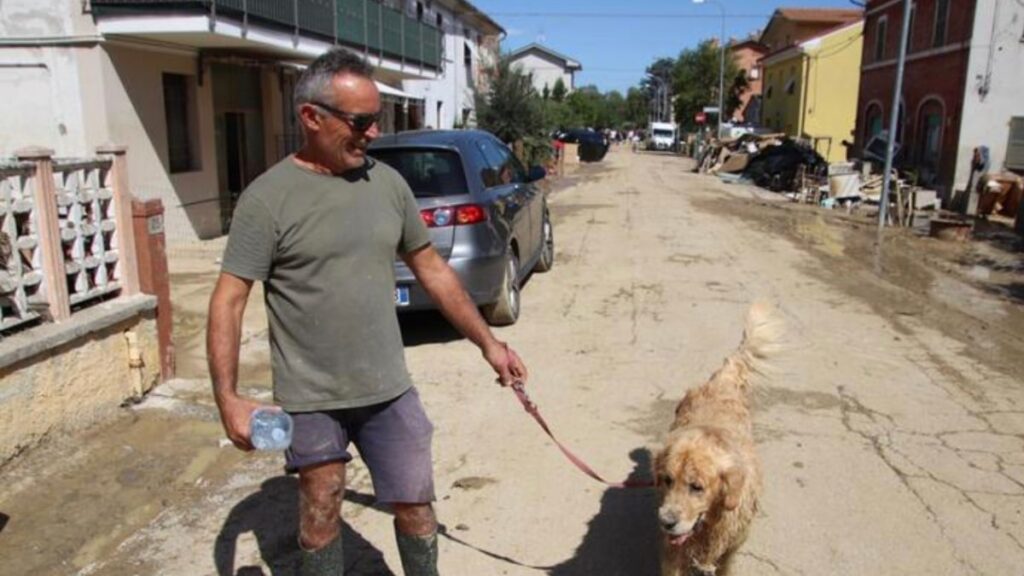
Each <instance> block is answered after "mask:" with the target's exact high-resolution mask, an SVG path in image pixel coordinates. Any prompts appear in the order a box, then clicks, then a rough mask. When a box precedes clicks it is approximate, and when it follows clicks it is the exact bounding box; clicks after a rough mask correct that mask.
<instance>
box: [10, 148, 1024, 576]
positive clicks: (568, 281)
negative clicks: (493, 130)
mask: <svg viewBox="0 0 1024 576" xmlns="http://www.w3.org/2000/svg"><path fill="white" fill-rule="evenodd" d="M689 167H690V164H688V163H687V161H685V160H682V159H680V158H676V157H671V156H663V155H654V154H631V153H629V152H627V151H624V150H623V151H613V152H612V153H611V154H610V155H609V156H608V158H607V159H606V161H605V162H603V163H601V164H600V165H596V166H586V167H583V168H581V169H580V170H579V171H578V172H577V173H576V175H575V176H574V177H573V180H572V182H571V185H569V186H566V187H563V188H561V189H558V190H556V191H555V192H554V193H553V194H552V196H551V198H550V204H551V208H552V212H553V216H554V222H555V237H556V251H557V256H556V264H555V267H554V269H553V270H552V271H551V272H549V273H546V274H538V275H535V276H534V277H532V278H531V279H530V280H529V282H528V284H527V286H526V288H525V290H524V293H523V315H522V318H521V320H520V322H519V323H518V324H516V325H515V326H513V327H509V328H503V329H500V330H498V333H499V337H500V338H502V339H506V340H508V341H509V342H511V343H512V344H513V345H514V346H515V347H516V348H517V349H518V351H519V352H520V353H521V354H522V356H523V357H524V359H525V360H526V361H527V363H528V365H529V368H530V371H531V375H532V378H531V380H530V383H529V389H530V391H531V394H532V397H533V399H534V401H536V402H537V403H538V404H539V406H540V408H541V410H542V411H543V413H544V414H545V416H546V418H547V420H548V421H549V423H550V424H551V426H552V428H553V429H554V431H555V433H556V434H557V435H559V437H560V438H561V439H562V440H563V441H564V442H565V443H567V444H568V445H570V446H572V447H573V448H574V449H575V450H576V451H578V452H579V453H580V454H581V455H582V456H583V457H584V458H586V459H587V460H588V461H589V462H590V464H591V465H593V467H594V468H596V469H597V470H598V471H599V472H600V473H602V474H604V475H605V476H607V477H609V478H612V479H616V480H618V479H624V478H627V477H634V478H646V477H647V476H648V473H649V466H650V456H649V452H648V451H647V449H648V448H649V447H651V446H657V445H658V443H659V442H660V441H661V440H662V438H663V436H664V433H665V431H666V429H667V427H668V425H669V423H670V420H671V417H672V411H673V408H674V406H675V403H676V402H677V401H678V400H679V398H681V396H682V395H683V393H684V391H685V390H686V389H687V388H688V387H690V386H693V385H695V384H697V383H699V382H701V381H702V380H703V379H704V378H706V377H707V376H708V375H709V374H710V373H711V372H712V371H714V370H715V369H716V368H717V367H718V365H719V364H720V363H721V361H722V359H723V357H724V356H725V355H727V354H728V353H729V352H730V351H731V350H733V349H734V348H735V346H736V345H737V343H738V342H739V340H740V336H741V331H742V321H743V317H744V314H745V312H746V310H747V308H748V306H749V305H750V303H751V302H752V301H753V300H754V299H756V298H765V299H767V300H769V301H771V302H774V303H775V304H777V306H778V307H779V309H780V312H781V314H782V316H783V317H784V319H785V321H786V323H787V324H788V327H789V340H790V341H789V344H788V348H787V350H786V351H785V352H784V353H782V354H781V355H780V356H778V358H777V360H776V362H775V366H774V370H773V372H772V374H771V376H770V378H768V379H767V380H765V381H763V382H761V383H759V385H758V387H757V389H756V392H755V398H754V404H755V411H754V414H755V430H756V435H757V440H758V449H759V451H760V454H761V456H762V458H763V460H764V467H765V476H766V486H765V496H764V500H763V506H762V511H761V513H760V514H759V516H758V518H757V519H756V520H755V523H754V525H753V529H752V533H751V536H750V538H749V540H748V541H747V543H746V544H745V545H744V546H743V548H742V549H741V550H740V551H739V553H738V554H737V555H736V558H735V561H734V562H733V564H732V566H731V568H730V572H729V573H730V574H733V575H748V574H750V575H760V574H765V575H773V574H808V575H810V574H834V575H846V574H849V575H861V574H930V575H940V574H950V575H952V574H956V575H962V574H992V575H1000V574H1007V575H1010V574H1020V573H1021V567H1022V566H1024V389H1022V387H1024V384H1022V376H1021V375H1022V374H1024V343H1022V340H1021V338H1022V335H1024V324H1022V321H1021V319H1022V312H1021V307H1022V301H1021V298H1022V294H1021V291H1020V286H1021V280H1020V278H1021V276H1020V275H1021V273H1022V267H1021V260H1020V252H1019V249H1020V246H1019V245H1018V244H1015V243H1014V241H1012V240H1008V241H1005V242H1002V243H1000V242H989V243H986V244H984V246H976V247H973V248H964V247H960V248H955V249H953V248H950V247H948V246H945V245H940V244H938V243H937V242H935V241H929V240H926V239H919V238H914V237H912V236H911V235H908V234H894V235H891V236H890V237H889V238H887V239H886V241H885V242H883V244H882V247H881V250H879V249H878V248H877V247H876V246H875V243H874V241H873V231H872V226H871V224H870V223H868V222H866V221H864V220H859V219H857V218H855V217H845V216H839V215H834V214H831V213H828V214H824V213H822V212H821V211H819V210H817V209H813V208H801V207H798V206H793V205H791V204H788V203H785V202H780V199H779V198H778V197H776V196H774V195H770V194H767V193H763V192H759V191H757V190H755V189H752V188H745V187H727V186H724V185H721V184H719V183H718V182H717V180H715V179H713V178H710V177H705V176H698V175H695V174H691V173H689V172H688V168H689ZM222 245H223V244H222V243H216V242H215V243H207V244H204V245H202V246H195V247H189V248H182V249H177V250H175V251H173V252H172V258H173V260H172V263H171V266H172V269H173V271H174V282H175V287H174V291H175V307H176V309H175V313H176V329H177V334H176V337H177V344H178V349H179V351H180V353H181V359H180V365H181V376H182V378H181V379H180V380H178V381H176V382H173V383H171V384H169V385H164V386H161V387H160V388H158V389H157V390H156V391H155V392H154V393H152V394H151V395H150V397H149V398H148V399H147V400H146V401H145V402H144V403H143V404H141V405H139V406H135V407H132V408H129V409H126V410H125V415H124V416H123V418H121V419H120V420H119V421H117V422H115V423H113V424H111V425H109V426H105V427H102V428H98V429H96V430H93V431H89V432H88V433H86V434H82V435H80V436H78V437H75V438H55V439H52V440H51V441H50V442H48V443H47V444H46V445H44V446H42V447H40V448H39V449H36V450H33V451H31V452H30V453H28V454H26V455H23V456H22V457H20V458H19V459H17V460H16V461H14V462H12V463H10V464H9V465H7V466H6V467H4V468H3V469H2V470H0V473H2V475H3V482H2V484H0V513H2V514H3V516H0V519H2V523H0V525H2V527H0V530H2V531H0V558H2V559H3V560H2V562H0V574H11V575H23V574H33V575H36V574H81V575H86V574H111V575H116V576H120V575H130V574H168V575H182V576H184V575H189V576H191V575H196V574H217V575H220V576H227V575H243V576H254V575H258V574H292V573H293V568H292V567H293V563H294V560H295V552H296V547H295V529H296V520H295V509H296V499H297V496H296V481H295V479H294V478H293V477H289V476H286V475H283V474H282V470H281V466H282V460H281V457H280V456H279V455H276V454H269V455H267V454H249V455H243V454H240V453H238V452H237V451H235V450H234V449H233V448H232V447H231V446H230V445H226V444H225V443H223V442H221V436H220V429H219V425H218V423H217V420H216V415H215V412H214V410H213V407H212V401H211V398H210V393H209V385H208V382H207V381H206V375H205V368H204V360H203V343H202V326H203V323H204V316H205V308H206V298H207V297H208V295H209V291H210V288H211V287H212V283H213V280H214V278H215V276H216V270H217V266H216V258H217V255H218V251H219V250H220V249H221V248H222ZM260 307H261V300H260V298H259V295H256V296H255V297H254V298H253V299H252V300H251V301H250V309H249V312H248V313H247V319H246V327H245V345H244V346H243V352H242V354H243V373H242V388H243V389H245V390H247V391H248V392H249V393H251V394H253V395H256V396H260V397H266V396H267V394H268V393H269V390H268V366H267V361H268V360H267V357H268V354H267V341H266V320H265V316H264V315H263V313H262V310H260ZM403 328H404V331H405V337H406V342H407V349H406V353H407V356H408V361H409V367H410V370H411V372H412V374H413V377H414V380H415V381H416V382H417V386H418V388H419V390H420V393H421V396H422V398H423V401H424V403H425V404H426V406H427V410H428V412H429V414H430V415H431V417H432V419H433V421H434V423H435V426H436V431H435V442H434V456H435V470H436V481H437V488H438V497H439V501H438V503H437V511H438V515H439V517H440V520H441V522H442V523H443V525H444V533H443V534H442V537H441V569H442V570H441V571H442V573H443V574H447V575H467V576H492V575H504V574H508V575H532V574H550V575H553V576H583V575H587V576H591V575H595V576H601V575H606V576H615V575H630V576H633V575H639V576H644V575H655V574H657V553H658V552H657V550H658V547H657V539H658V537H659V535H658V532H657V528H656V522H655V516H654V514H655V506H656V502H655V498H654V496H653V495H652V494H651V493H650V491H648V490H623V489H610V488H605V487H604V486H602V485H600V484H598V483H596V482H594V481H592V480H590V479H589V478H587V477H585V476H583V475H582V474H581V473H579V472H578V471H577V470H576V469H574V468H573V467H572V466H571V465H570V464H569V463H568V462H567V461H566V460H565V459H564V458H563V457H562V455H561V454H560V453H559V452H558V451H557V449H556V448H555V447H554V445H553V444H552V443H551V442H550V441H549V440H548V439H547V438H546V437H545V436H544V435H543V433H542V432H541V430H540V429H539V428H537V426H536V425H535V424H534V423H533V422H532V421H531V420H530V419H529V417H528V416H527V415H526V414H525V413H524V412H523V410H522V408H521V407H520V406H519V405H518V403H517V402H516V400H515V398H514V397H513V395H512V394H511V393H510V392H509V391H508V390H502V389H500V388H499V387H497V386H496V385H495V384H494V383H493V375H492V374H491V372H490V369H489V368H488V367H487V366H486V365H485V364H484V362H483V361H482V359H481V358H480V355H479V353H478V352H477V351H476V350H475V349H474V348H473V347H472V346H471V345H470V344H469V343H468V342H466V341H465V340H463V339H461V338H459V337H458V336H457V335H456V334H455V333H453V332H452V330H451V329H450V328H448V327H447V326H446V325H445V323H444V322H443V320H441V319H440V318H439V317H437V316H436V315H430V314H427V315H417V316H414V317H408V318H405V319H404V320H403ZM348 486H349V491H348V493H347V495H346V502H345V504H344V506H343V513H344V517H345V528H344V537H345V542H346V564H347V566H348V572H347V573H348V574H355V575H366V576H369V575H379V574H392V573H395V574H400V573H401V567H400V563H399V561H398V556H397V551H396V548H395V544H394V539H393V536H392V527H391V526H392V525H391V517H390V516H389V514H388V513H387V511H386V510H384V509H381V508H379V507H377V506H376V505H375V503H374V500H373V490H372V484H371V483H370V480H369V477H368V476H367V473H366V471H365V468H364V467H363V466H362V464H361V463H360V461H359V460H358V458H357V459H356V460H355V461H354V463H353V465H352V466H351V467H350V473H349V479H348Z"/></svg>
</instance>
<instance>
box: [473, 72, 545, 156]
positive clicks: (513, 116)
mask: <svg viewBox="0 0 1024 576" xmlns="http://www.w3.org/2000/svg"><path fill="white" fill-rule="evenodd" d="M476 116H477V124H478V125H479V126H480V127H481V128H483V129H484V130H487V131H489V132H491V133H493V134H494V135H495V136H497V137H498V138H500V139H501V140H502V141H504V142H515V141H516V140H521V139H523V138H525V137H527V136H537V135H539V134H540V133H541V132H542V131H543V125H542V117H541V109H540V99H539V98H538V97H537V91H536V90H534V89H533V78H532V75H530V74H526V73H524V72H523V71H522V69H521V68H518V67H512V66H511V65H510V62H509V60H508V59H507V58H502V59H501V60H499V61H498V63H497V66H496V68H495V72H494V75H493V76H492V81H491V84H490V86H489V88H488V91H487V92H486V93H484V94H477V97H476Z"/></svg>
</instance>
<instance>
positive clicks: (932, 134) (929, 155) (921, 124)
mask: <svg viewBox="0 0 1024 576" xmlns="http://www.w3.org/2000/svg"><path fill="white" fill-rule="evenodd" d="M943 112H944V111H943V107H942V103H941V102H939V101H938V100H934V99H933V100H929V101H927V102H925V103H924V104H923V105H922V106H921V112H920V113H919V114H918V122H917V126H918V128H917V130H918V134H917V148H918V150H917V160H918V169H919V171H920V179H921V182H922V183H923V184H924V185H926V186H930V185H932V184H933V182H934V180H935V177H936V176H937V174H938V171H939V159H940V155H941V152H942V124H943V118H944V113H943Z"/></svg>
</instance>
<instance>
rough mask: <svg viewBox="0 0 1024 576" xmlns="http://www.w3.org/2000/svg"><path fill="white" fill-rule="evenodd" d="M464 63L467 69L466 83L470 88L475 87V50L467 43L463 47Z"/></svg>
mask: <svg viewBox="0 0 1024 576" xmlns="http://www.w3.org/2000/svg"><path fill="white" fill-rule="evenodd" d="M462 63H463V65H465V67H466V83H467V84H469V86H470V87H472V86H473V50H471V49H470V47H469V42H468V41H467V42H465V43H464V44H463V46H462Z"/></svg>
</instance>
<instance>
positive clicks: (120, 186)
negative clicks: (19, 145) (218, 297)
mask: <svg viewBox="0 0 1024 576" xmlns="http://www.w3.org/2000/svg"><path fill="white" fill-rule="evenodd" d="M97 154H98V156H96V157H93V158H81V159H55V158H53V153H52V152H51V151H50V150H45V149H40V148H29V149H25V150H21V151H19V152H18V153H17V158H16V159H12V160H9V161H2V160H0V336H2V335H3V334H5V333H8V332H10V331H11V330H14V329H17V328H18V327H23V326H24V325H26V324H30V323H35V322H39V321H54V322H59V321H62V320H65V319H67V318H69V317H71V315H72V314H73V313H74V312H75V311H76V310H79V309H81V308H83V307H86V306H88V305H90V304H92V303H95V302H99V301H101V300H103V299H105V298H107V297H111V296H115V295H130V294H135V293H137V292H138V291H139V279H138V270H137V260H136V255H135V242H134V236H133V234H132V220H131V218H132V216H131V198H130V194H129V193H128V188H127V178H126V175H125V156H124V155H125V150H124V148H123V147H117V146H104V147H100V148H98V149H97Z"/></svg>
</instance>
